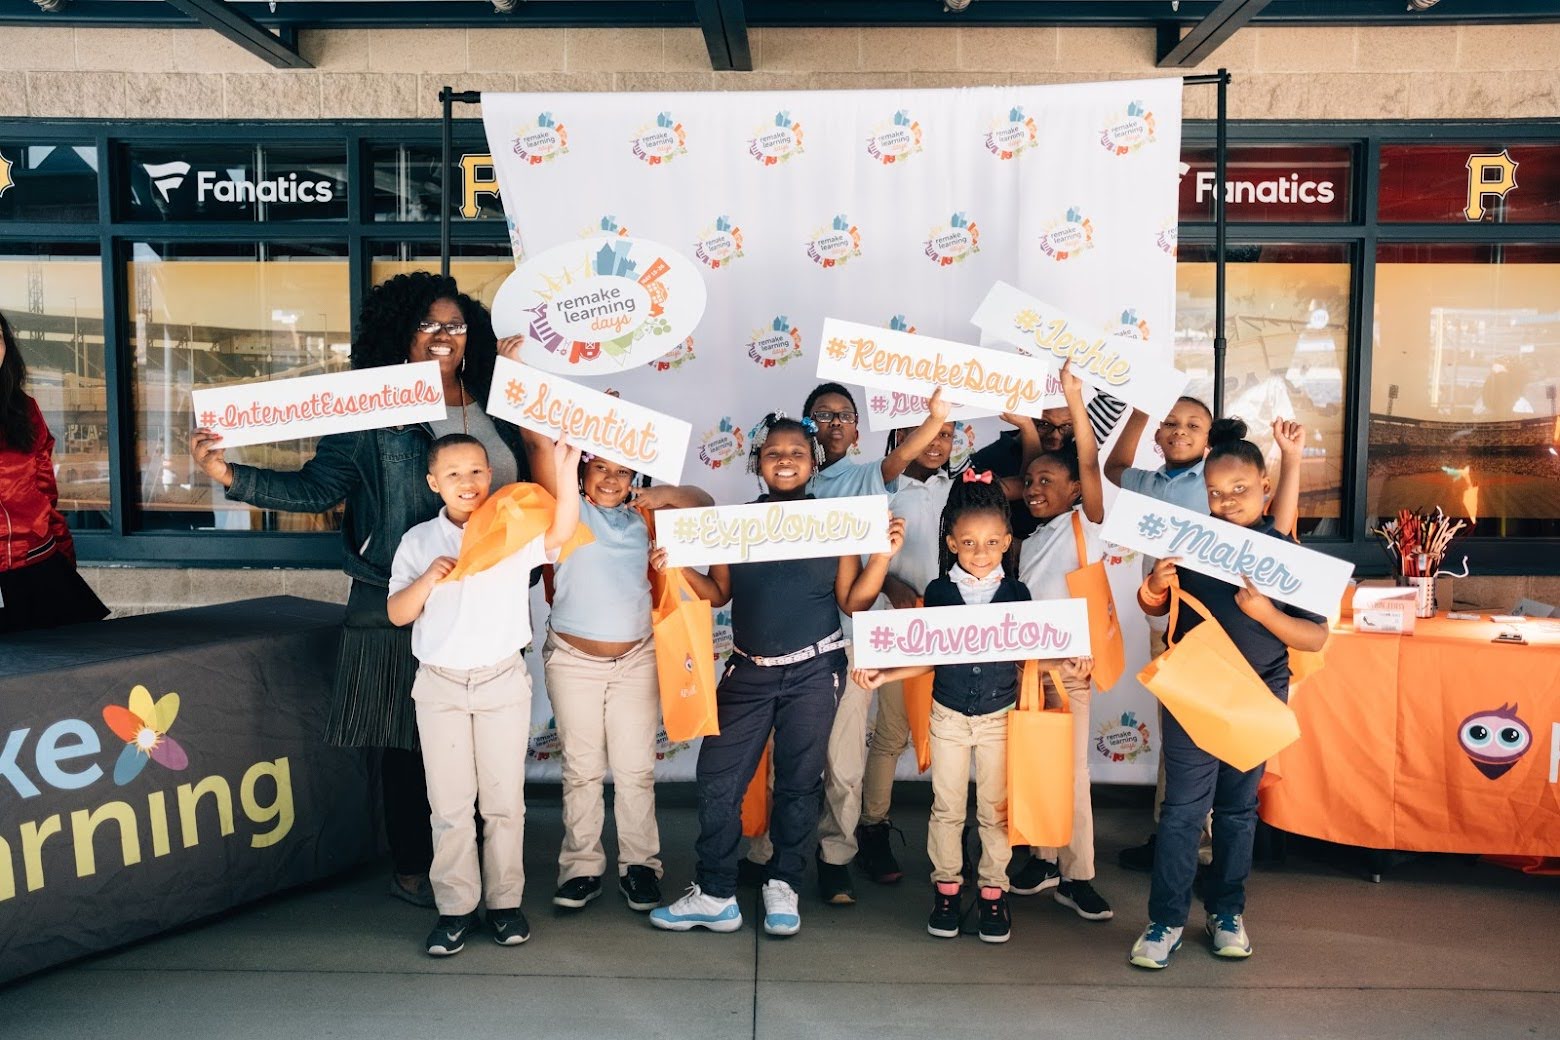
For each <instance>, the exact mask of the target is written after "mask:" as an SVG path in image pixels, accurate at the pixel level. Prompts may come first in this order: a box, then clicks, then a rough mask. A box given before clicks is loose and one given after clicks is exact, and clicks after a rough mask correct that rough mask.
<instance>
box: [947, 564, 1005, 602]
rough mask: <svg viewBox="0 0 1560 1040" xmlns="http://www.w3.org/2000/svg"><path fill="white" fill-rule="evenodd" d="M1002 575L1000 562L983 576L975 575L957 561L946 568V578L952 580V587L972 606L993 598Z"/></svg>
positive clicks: (1000, 582)
mask: <svg viewBox="0 0 1560 1040" xmlns="http://www.w3.org/2000/svg"><path fill="white" fill-rule="evenodd" d="M1003 577H1004V575H1003V573H1002V565H1001V564H998V565H997V566H996V567H995V568H994V569H993V570H992V572H991V573H990V574H988V575H986V576H985V577H984V578H977V577H975V575H973V574H971V573H970V572H969V571H967V570H965V569H964V568H963V567H960V566H959V565H958V564H957V563H956V564H954V565H953V566H952V567H950V568H948V580H949V581H951V582H953V587H954V588H956V589H958V590H959V595H961V596H963V597H964V602H965V604H966V605H968V606H972V607H975V606H980V605H981V604H983V603H990V602H991V601H992V600H993V599H995V598H996V595H997V587H998V586H999V585H1001V584H1002V579H1003Z"/></svg>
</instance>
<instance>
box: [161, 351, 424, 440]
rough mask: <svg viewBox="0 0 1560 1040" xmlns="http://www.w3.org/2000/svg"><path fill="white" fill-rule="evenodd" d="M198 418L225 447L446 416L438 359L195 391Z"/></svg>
mask: <svg viewBox="0 0 1560 1040" xmlns="http://www.w3.org/2000/svg"><path fill="white" fill-rule="evenodd" d="M190 404H191V410H192V411H193V412H194V413H195V418H196V421H197V422H198V423H199V424H200V425H201V426H205V427H208V428H209V429H211V430H212V431H213V432H214V433H218V434H221V435H222V446H223V447H224V448H241V447H243V446H244V445H246V444H271V443H275V442H277V441H292V440H299V439H301V438H304V437H323V436H324V435H325V434H328V433H349V432H351V431H353V430H377V429H381V428H383V427H386V426H407V425H410V424H411V423H421V422H432V421H433V420H435V419H443V418H444V417H445V408H444V383H443V381H442V380H441V379H440V378H439V363H438V362H437V361H419V362H417V363H416V364H412V365H385V366H383V367H381V368H360V369H355V370H353V371H351V372H333V373H331V374H329V375H323V376H300V377H298V378H297V379H273V380H270V381H269V382H265V383H241V384H238V385H237V386H219V387H212V388H210V389H206V390H195V391H193V392H192V393H191V394H190Z"/></svg>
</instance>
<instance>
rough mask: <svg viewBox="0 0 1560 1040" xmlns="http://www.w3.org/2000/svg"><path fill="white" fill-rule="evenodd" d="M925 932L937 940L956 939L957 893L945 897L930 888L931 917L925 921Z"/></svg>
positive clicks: (957, 927) (957, 921)
mask: <svg viewBox="0 0 1560 1040" xmlns="http://www.w3.org/2000/svg"><path fill="white" fill-rule="evenodd" d="M926 930H927V932H928V933H929V934H931V935H935V936H937V938H939V939H955V938H958V935H959V893H957V892H954V893H953V894H952V895H947V894H944V893H943V892H941V891H939V890H938V888H937V886H936V885H933V886H932V915H931V916H930V917H928V918H927V919H926Z"/></svg>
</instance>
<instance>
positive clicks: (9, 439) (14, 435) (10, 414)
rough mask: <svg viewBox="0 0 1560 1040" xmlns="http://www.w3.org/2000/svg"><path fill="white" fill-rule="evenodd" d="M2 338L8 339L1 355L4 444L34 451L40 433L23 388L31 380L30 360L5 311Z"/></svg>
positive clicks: (0, 435)
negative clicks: (24, 359)
mask: <svg viewBox="0 0 1560 1040" xmlns="http://www.w3.org/2000/svg"><path fill="white" fill-rule="evenodd" d="M0 337H3V339H4V341H5V357H3V358H0V447H8V448H11V449H13V450H14V451H32V450H33V448H34V447H35V446H36V444H35V442H36V441H37V435H36V433H35V432H34V431H33V425H32V409H31V408H29V407H27V393H26V391H24V390H23V389H22V387H23V385H24V384H25V383H26V382H27V363H26V362H25V361H23V360H22V351H21V348H20V347H18V346H17V344H16V336H15V334H13V333H12V332H11V323H10V322H8V321H6V320H5V315H4V314H0Z"/></svg>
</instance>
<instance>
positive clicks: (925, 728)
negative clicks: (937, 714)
mask: <svg viewBox="0 0 1560 1040" xmlns="http://www.w3.org/2000/svg"><path fill="white" fill-rule="evenodd" d="M915 605H916V606H917V607H924V606H926V601H925V600H924V599H920V598H917V599H916V601H915ZM935 678H936V673H934V672H927V673H926V674H925V675H918V676H916V677H915V678H914V679H904V680H901V681H900V683H899V688H900V690H901V691H903V693H904V698H905V720H906V721H907V722H909V723H910V743H911V744H913V745H915V771H916V772H917V773H924V772H926V771H927V770H928V769H930V768H931V766H932V682H933V681H934V680H935Z"/></svg>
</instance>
